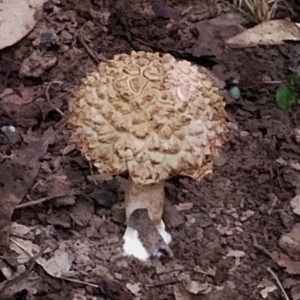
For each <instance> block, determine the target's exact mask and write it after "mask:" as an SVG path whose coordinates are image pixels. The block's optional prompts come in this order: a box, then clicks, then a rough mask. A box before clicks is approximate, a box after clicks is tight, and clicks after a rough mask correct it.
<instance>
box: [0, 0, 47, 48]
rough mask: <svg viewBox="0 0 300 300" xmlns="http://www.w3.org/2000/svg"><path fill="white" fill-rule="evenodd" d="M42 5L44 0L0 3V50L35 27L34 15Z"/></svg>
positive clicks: (8, 0)
mask: <svg viewBox="0 0 300 300" xmlns="http://www.w3.org/2000/svg"><path fill="white" fill-rule="evenodd" d="M43 3H44V0H18V1H15V0H2V1H0V24H1V26H0V36H1V39H0V49H3V48H6V47H8V46H11V45H13V44H15V43H16V42H18V41H19V40H21V39H22V38H23V37H25V36H26V35H27V34H28V33H29V32H30V31H31V30H32V29H33V28H34V27H35V25H36V23H37V21H38V20H37V19H36V18H35V13H36V12H37V10H39V9H41V8H42V5H43Z"/></svg>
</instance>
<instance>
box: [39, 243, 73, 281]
mask: <svg viewBox="0 0 300 300" xmlns="http://www.w3.org/2000/svg"><path fill="white" fill-rule="evenodd" d="M74 258H75V257H74V254H73V253H72V252H71V251H70V250H69V248H68V246H67V243H64V242H62V243H61V244H60V245H59V248H58V249H57V250H56V251H54V253H53V255H52V256H51V258H50V259H45V258H43V257H40V258H39V259H38V260H37V263H38V264H39V265H40V266H42V267H43V269H44V270H45V271H46V272H47V273H48V274H49V275H51V276H53V277H58V278H60V277H62V276H64V275H67V273H68V272H69V271H70V269H71V266H72V263H73V261H74Z"/></svg>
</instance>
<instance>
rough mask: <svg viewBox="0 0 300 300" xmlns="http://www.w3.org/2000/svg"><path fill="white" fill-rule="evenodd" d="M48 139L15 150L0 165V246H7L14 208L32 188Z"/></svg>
mask: <svg viewBox="0 0 300 300" xmlns="http://www.w3.org/2000/svg"><path fill="white" fill-rule="evenodd" d="M49 142H50V138H49V137H47V136H46V137H45V138H43V139H41V140H39V141H36V142H32V143H31V144H29V145H27V146H25V147H23V148H21V149H20V150H16V151H14V152H13V153H12V155H11V156H10V157H9V158H7V159H6V160H4V161H3V162H2V163H1V164H0V206H1V207H2V209H1V210H0V228H1V232H0V235H1V239H0V245H1V246H8V244H9V235H10V219H11V216H12V214H13V212H14V209H15V207H16V206H17V205H18V204H19V203H20V202H21V201H22V199H23V198H24V196H25V195H26V194H27V192H28V190H29V189H30V188H31V187H32V185H33V183H34V180H35V178H36V176H37V174H38V171H39V167H40V164H39V160H40V158H41V157H42V156H43V155H44V154H45V152H46V150H47V148H48V144H49Z"/></svg>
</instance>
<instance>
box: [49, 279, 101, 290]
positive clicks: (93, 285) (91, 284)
mask: <svg viewBox="0 0 300 300" xmlns="http://www.w3.org/2000/svg"><path fill="white" fill-rule="evenodd" d="M55 278H58V279H62V280H65V281H69V282H74V283H79V284H84V285H87V286H90V287H93V288H99V285H97V284H95V283H89V282H85V281H81V280H78V279H72V278H67V277H55Z"/></svg>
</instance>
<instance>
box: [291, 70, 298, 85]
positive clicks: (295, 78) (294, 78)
mask: <svg viewBox="0 0 300 300" xmlns="http://www.w3.org/2000/svg"><path fill="white" fill-rule="evenodd" d="M299 83H300V74H299V73H297V72H293V73H292V76H291V82H290V84H291V85H292V86H297V85H298V84H299Z"/></svg>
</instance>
